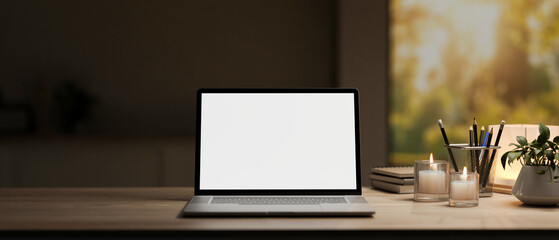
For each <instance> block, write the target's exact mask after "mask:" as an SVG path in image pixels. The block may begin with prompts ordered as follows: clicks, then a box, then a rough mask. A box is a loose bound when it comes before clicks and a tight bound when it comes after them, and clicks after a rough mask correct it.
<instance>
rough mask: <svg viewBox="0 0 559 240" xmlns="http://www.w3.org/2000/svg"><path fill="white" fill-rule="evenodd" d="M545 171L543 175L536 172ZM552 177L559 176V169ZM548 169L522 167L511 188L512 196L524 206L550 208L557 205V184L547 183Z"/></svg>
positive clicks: (558, 195) (558, 199)
mask: <svg viewBox="0 0 559 240" xmlns="http://www.w3.org/2000/svg"><path fill="white" fill-rule="evenodd" d="M540 170H546V172H545V174H544V175H539V174H538V171H540ZM553 175H554V176H557V175H559V168H556V169H555V172H554V173H553ZM548 181H549V168H548V167H544V166H523V167H522V170H520V174H519V175H518V178H517V179H516V182H515V183H514V187H513V188H512V195H514V196H515V197H516V198H518V200H520V201H522V202H523V203H524V204H526V205H542V206H550V205H557V204H559V183H548Z"/></svg>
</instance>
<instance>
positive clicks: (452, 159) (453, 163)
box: [439, 119, 458, 172]
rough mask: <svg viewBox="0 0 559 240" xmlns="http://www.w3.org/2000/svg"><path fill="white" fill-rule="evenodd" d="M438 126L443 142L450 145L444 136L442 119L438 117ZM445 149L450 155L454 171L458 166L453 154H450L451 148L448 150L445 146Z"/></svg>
mask: <svg viewBox="0 0 559 240" xmlns="http://www.w3.org/2000/svg"><path fill="white" fill-rule="evenodd" d="M439 127H440V128H441V133H442V134H443V139H444V143H445V144H446V145H447V146H450V143H449V142H448V138H447V137H446V132H445V131H444V127H443V120H441V119H439ZM446 150H447V151H448V155H449V156H450V160H451V161H452V165H454V170H455V171H456V172H458V166H457V165H456V160H455V159H454V155H453V154H452V150H450V148H446Z"/></svg>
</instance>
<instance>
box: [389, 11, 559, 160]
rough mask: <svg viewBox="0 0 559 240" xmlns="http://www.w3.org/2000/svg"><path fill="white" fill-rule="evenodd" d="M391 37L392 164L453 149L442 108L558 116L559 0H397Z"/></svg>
mask: <svg viewBox="0 0 559 240" xmlns="http://www.w3.org/2000/svg"><path fill="white" fill-rule="evenodd" d="M390 47H391V49H390V66H391V69H390V75H391V99H390V104H391V106H390V121H389V122H390V129H391V130H390V134H391V137H390V139H391V153H392V154H391V161H392V163H393V164H397V165H402V164H404V165H405V164H411V163H413V160H415V159H420V157H421V156H423V155H424V154H425V152H431V151H433V152H435V154H436V155H435V156H436V157H438V158H446V153H445V149H444V148H443V147H442V145H443V139H442V138H441V136H440V132H438V131H439V130H438V129H437V124H436V120H437V119H438V118H442V119H443V120H444V121H445V126H447V128H448V130H447V131H448V135H449V138H450V139H451V140H450V141H451V142H455V143H458V142H464V143H465V142H468V127H467V125H469V124H471V121H472V119H473V117H474V116H475V117H476V118H477V119H478V123H480V124H481V125H489V124H498V123H499V122H500V121H501V120H502V119H504V120H506V121H507V123H539V122H544V123H546V124H550V125H553V124H555V125H557V124H559V101H558V100H557V99H558V98H557V96H559V87H558V85H559V70H558V69H559V1H553V0H546V1H499V0H419V1H417V0H400V1H398V0H392V1H391V2H390ZM418 157H419V158H418Z"/></svg>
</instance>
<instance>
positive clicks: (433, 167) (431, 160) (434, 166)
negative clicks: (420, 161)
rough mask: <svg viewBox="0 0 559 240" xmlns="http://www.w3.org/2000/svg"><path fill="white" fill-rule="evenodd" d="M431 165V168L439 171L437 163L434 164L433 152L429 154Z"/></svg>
mask: <svg viewBox="0 0 559 240" xmlns="http://www.w3.org/2000/svg"><path fill="white" fill-rule="evenodd" d="M429 166H430V167H431V170H433V171H437V170H438V169H437V164H433V153H431V155H429Z"/></svg>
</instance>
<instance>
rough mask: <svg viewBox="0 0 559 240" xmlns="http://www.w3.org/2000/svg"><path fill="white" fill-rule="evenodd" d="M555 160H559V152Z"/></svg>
mask: <svg viewBox="0 0 559 240" xmlns="http://www.w3.org/2000/svg"><path fill="white" fill-rule="evenodd" d="M555 159H557V160H559V152H558V153H557V154H555Z"/></svg>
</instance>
